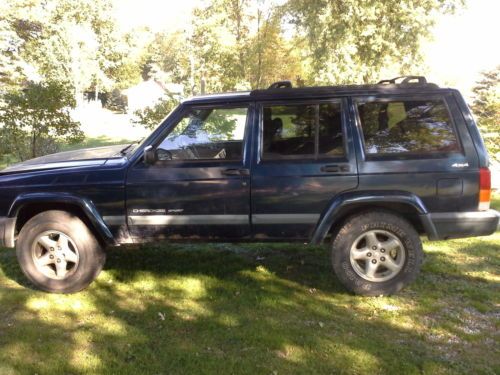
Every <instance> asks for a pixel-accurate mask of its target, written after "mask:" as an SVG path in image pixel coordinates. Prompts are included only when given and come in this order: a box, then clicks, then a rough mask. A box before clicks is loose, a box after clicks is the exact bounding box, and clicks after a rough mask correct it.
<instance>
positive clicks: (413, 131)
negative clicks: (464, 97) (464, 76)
mask: <svg viewBox="0 0 500 375" xmlns="http://www.w3.org/2000/svg"><path fill="white" fill-rule="evenodd" d="M357 110H358V114H359V120H360V122H361V128H362V131H363V138H364V150H365V154H366V155H367V156H368V157H370V156H375V155H387V154H389V155H390V154H399V155H402V156H405V155H406V156H417V157H421V156H424V157H425V156H426V155H427V156H428V155H429V154H432V155H435V156H437V155H440V154H443V155H446V154H449V153H456V152H460V151H461V149H460V145H459V142H458V140H457V136H456V133H455V129H454V126H453V122H452V120H451V116H450V113H449V111H448V108H447V106H446V104H445V102H444V101H443V100H441V99H436V100H413V99H412V100H389V101H387V100H383V101H382V100H381V101H368V102H362V101H360V102H358V103H357Z"/></svg>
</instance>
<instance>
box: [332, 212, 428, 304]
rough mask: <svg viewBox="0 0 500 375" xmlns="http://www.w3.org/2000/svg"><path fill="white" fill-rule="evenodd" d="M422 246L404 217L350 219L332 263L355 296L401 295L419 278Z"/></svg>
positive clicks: (335, 245)
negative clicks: (402, 291) (401, 291)
mask: <svg viewBox="0 0 500 375" xmlns="http://www.w3.org/2000/svg"><path fill="white" fill-rule="evenodd" d="M422 259H423V251H422V243H421V241H420V237H419V235H418V233H417V232H416V230H415V228H413V226H412V225H411V224H410V223H409V222H408V221H407V220H405V219H404V218H402V217H400V216H397V215H394V214H392V213H390V212H386V211H370V212H366V213H363V214H360V215H355V216H351V217H350V218H349V219H348V220H347V221H346V222H345V223H344V225H343V226H342V227H341V228H340V230H339V232H338V234H337V235H336V237H335V239H334V241H333V246H332V264H333V269H334V271H335V274H336V275H337V277H338V278H339V280H340V281H341V282H342V284H343V285H344V286H345V287H346V288H347V289H348V290H350V291H352V292H354V293H356V294H362V295H368V296H378V295H390V294H394V293H396V292H398V291H399V290H401V289H402V288H403V287H404V286H406V285H407V284H409V283H411V282H412V281H413V280H415V278H416V277H417V275H418V273H419V271H420V267H421V264H422Z"/></svg>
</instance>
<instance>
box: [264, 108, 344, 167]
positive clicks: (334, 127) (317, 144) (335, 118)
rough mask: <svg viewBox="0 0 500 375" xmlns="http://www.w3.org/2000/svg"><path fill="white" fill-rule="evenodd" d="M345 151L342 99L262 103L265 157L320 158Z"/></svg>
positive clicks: (337, 154)
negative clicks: (325, 101) (327, 101)
mask: <svg viewBox="0 0 500 375" xmlns="http://www.w3.org/2000/svg"><path fill="white" fill-rule="evenodd" d="M343 155H344V144H343V136H342V111H341V103H340V102H329V103H312V104H294V105H266V106H264V107H263V124H262V158H263V159H264V160H276V159H317V158H328V157H335V156H343Z"/></svg>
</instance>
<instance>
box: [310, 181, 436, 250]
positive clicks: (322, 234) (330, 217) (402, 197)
mask: <svg viewBox="0 0 500 375" xmlns="http://www.w3.org/2000/svg"><path fill="white" fill-rule="evenodd" d="M381 209H382V210H385V211H388V212H391V213H393V214H396V215H400V216H404V217H405V218H406V219H407V220H408V221H410V223H411V224H412V225H413V226H414V227H415V229H416V230H417V231H418V232H419V233H425V234H426V235H427V236H428V237H429V238H433V237H434V236H435V235H436V229H435V227H434V224H433V223H432V221H431V220H430V217H429V213H428V211H427V208H426V207H425V205H424V203H423V202H422V200H421V199H420V198H419V197H418V196H416V195H415V194H413V193H409V192H405V191H400V192H399V191H357V192H346V193H342V194H339V195H337V196H336V197H335V198H334V199H333V200H332V201H331V202H330V204H329V205H328V207H327V208H326V209H325V210H324V211H323V213H322V214H321V216H320V219H319V221H318V223H317V224H316V227H315V229H314V231H313V235H312V238H311V244H315V245H317V244H321V243H322V242H323V241H324V239H325V238H326V237H327V235H328V234H329V233H332V232H334V231H335V230H336V229H337V228H338V227H339V226H340V225H341V224H342V223H343V222H344V221H345V220H346V219H347V218H348V217H349V216H351V215H354V214H359V213H362V212H363V211H370V210H381Z"/></svg>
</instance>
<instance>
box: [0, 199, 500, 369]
mask: <svg viewBox="0 0 500 375" xmlns="http://www.w3.org/2000/svg"><path fill="white" fill-rule="evenodd" d="M496 204H498V200H497V201H496ZM497 207H498V206H497ZM424 248H425V253H426V261H425V263H424V266H423V272H422V274H421V275H420V277H419V279H418V280H417V282H416V283H414V284H413V285H411V286H410V287H408V288H406V289H405V290H403V291H402V292H401V293H400V294H398V295H397V296H393V297H379V298H366V297H358V296H353V295H350V294H348V293H346V291H345V290H344V289H343V288H342V286H341V285H339V282H338V281H337V279H336V278H335V277H334V276H333V275H332V272H331V270H330V265H329V254H328V249H327V248H324V247H307V246H301V245H290V244H245V245H231V244H210V245H207V244H205V245H169V244H153V245H148V246H137V247H127V248H117V249H113V250H111V251H109V253H108V262H107V264H106V267H105V270H104V271H103V272H102V273H101V275H100V277H99V278H98V280H97V281H96V282H95V283H94V284H92V286H91V287H90V288H89V289H88V290H86V291H84V292H82V293H79V294H76V295H50V294H46V293H42V292H38V291H35V290H33V289H31V288H30V286H29V285H27V284H26V282H25V280H24V278H23V277H22V275H21V272H20V270H19V268H18V266H17V262H16V258H15V254H14V251H13V250H2V251H1V252H0V306H1V308H0V374H2V375H7V374H35V373H36V374H134V375H137V374H231V373H238V374H292V373H294V374H331V373H343V374H362V373H371V374H421V373H424V374H452V373H453V374H454V373H462V374H498V373H499V372H500V346H499V338H500V337H499V334H498V331H499V330H498V328H499V326H500V309H499V306H500V298H499V297H500V277H499V272H498V271H499V266H500V257H499V250H500V232H497V233H496V234H495V235H493V236H490V237H485V238H474V239H465V240H455V241H448V242H425V244H424Z"/></svg>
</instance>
